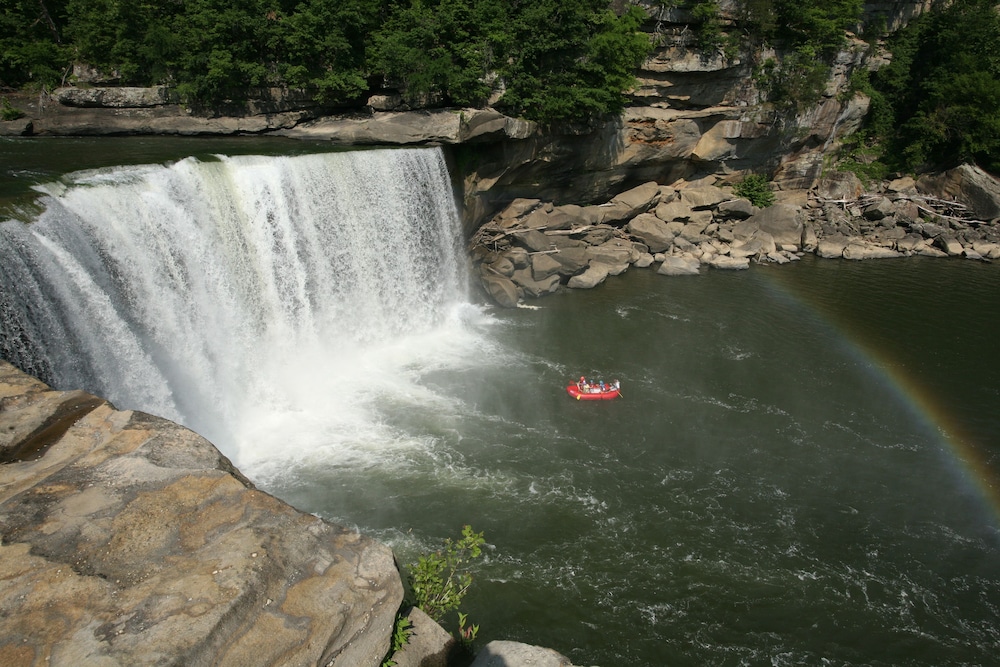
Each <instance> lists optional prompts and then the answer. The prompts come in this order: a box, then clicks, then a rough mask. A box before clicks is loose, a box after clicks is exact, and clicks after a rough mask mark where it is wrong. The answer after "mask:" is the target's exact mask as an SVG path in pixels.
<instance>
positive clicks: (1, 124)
mask: <svg viewBox="0 0 1000 667" xmlns="http://www.w3.org/2000/svg"><path fill="white" fill-rule="evenodd" d="M34 127H35V125H34V122H33V121H32V120H31V119H30V118H19V119H17V120H4V121H0V137H27V136H29V135H30V134H31V133H32V132H33V131H34Z"/></svg>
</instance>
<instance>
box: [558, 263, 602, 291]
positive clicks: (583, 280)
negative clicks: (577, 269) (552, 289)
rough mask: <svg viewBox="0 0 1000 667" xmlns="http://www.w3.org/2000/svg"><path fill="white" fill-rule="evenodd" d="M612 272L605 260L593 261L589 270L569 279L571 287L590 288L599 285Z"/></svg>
mask: <svg viewBox="0 0 1000 667" xmlns="http://www.w3.org/2000/svg"><path fill="white" fill-rule="evenodd" d="M609 273H610V267H609V266H608V265H607V264H604V263H603V262H592V263H591V264H590V266H588V267H587V270H586V271H584V272H583V273H581V274H578V275H575V276H573V277H572V278H570V279H569V283H568V285H569V287H572V288H573V289H590V288H592V287H597V286H598V285H600V284H601V283H603V282H604V281H605V280H607V277H608V275H609Z"/></svg>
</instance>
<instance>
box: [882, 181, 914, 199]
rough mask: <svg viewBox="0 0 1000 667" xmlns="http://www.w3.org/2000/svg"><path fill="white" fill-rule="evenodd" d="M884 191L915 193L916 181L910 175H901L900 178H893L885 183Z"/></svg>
mask: <svg viewBox="0 0 1000 667" xmlns="http://www.w3.org/2000/svg"><path fill="white" fill-rule="evenodd" d="M885 189H886V192H895V193H899V194H906V195H908V194H916V193H917V182H916V181H915V180H914V179H913V177H912V176H903V177H901V178H896V179H893V180H892V181H890V182H889V183H888V185H886V187H885Z"/></svg>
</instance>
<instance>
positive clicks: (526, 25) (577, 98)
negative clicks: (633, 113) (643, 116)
mask: <svg viewBox="0 0 1000 667" xmlns="http://www.w3.org/2000/svg"><path fill="white" fill-rule="evenodd" d="M607 7H608V6H607V3H606V2H603V1H602V0H564V1H562V2H557V1H555V0H538V1H537V2H533V3H526V4H525V5H519V6H518V11H517V12H516V13H515V14H514V15H513V16H512V17H511V30H512V32H511V37H510V38H509V40H508V44H509V49H508V51H507V52H506V54H505V55H506V56H507V63H508V64H507V66H506V67H505V68H504V76H505V80H506V82H507V91H506V93H505V94H504V97H503V99H502V100H501V104H502V105H503V106H504V107H505V108H506V109H507V110H508V111H510V112H511V113H514V114H518V115H524V116H526V117H528V118H532V119H534V120H539V121H542V122H551V121H558V120H573V119H578V120H579V119H589V118H594V117H597V116H601V115H604V114H608V113H615V112H617V111H620V110H621V109H622V107H623V106H624V104H625V96H624V91H625V90H627V89H628V88H629V87H630V86H631V85H632V84H633V82H634V74H633V72H634V70H635V68H636V67H637V66H638V65H639V64H640V63H641V62H642V60H643V59H644V58H645V57H646V55H648V53H649V50H650V43H649V40H648V37H647V36H646V35H645V34H642V33H640V32H639V27H640V25H641V22H642V20H643V18H644V14H643V13H642V12H641V10H639V9H638V8H636V7H631V8H630V9H629V10H628V11H627V12H626V13H624V14H623V15H622V16H620V17H619V16H617V15H615V14H614V13H613V12H612V11H611V10H610V9H608V8H607Z"/></svg>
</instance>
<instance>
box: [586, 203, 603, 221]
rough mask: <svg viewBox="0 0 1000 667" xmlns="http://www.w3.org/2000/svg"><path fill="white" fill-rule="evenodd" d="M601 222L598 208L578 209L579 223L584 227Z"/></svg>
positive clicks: (599, 208)
mask: <svg viewBox="0 0 1000 667" xmlns="http://www.w3.org/2000/svg"><path fill="white" fill-rule="evenodd" d="M602 221H603V215H602V212H601V207H600V206H582V207H580V222H581V223H582V224H585V225H597V224H600V223H601V222H602Z"/></svg>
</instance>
